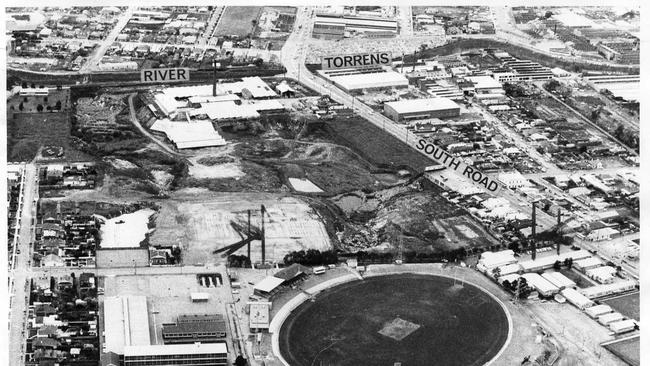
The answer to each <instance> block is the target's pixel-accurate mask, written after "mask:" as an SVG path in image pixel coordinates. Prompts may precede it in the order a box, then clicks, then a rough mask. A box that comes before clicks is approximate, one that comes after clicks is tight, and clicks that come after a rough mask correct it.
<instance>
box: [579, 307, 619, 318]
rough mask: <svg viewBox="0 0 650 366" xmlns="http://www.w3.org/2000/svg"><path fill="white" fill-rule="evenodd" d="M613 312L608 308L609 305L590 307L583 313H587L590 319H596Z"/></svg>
mask: <svg viewBox="0 0 650 366" xmlns="http://www.w3.org/2000/svg"><path fill="white" fill-rule="evenodd" d="M613 311H614V310H612V308H611V307H609V305H596V306H592V307H590V308H587V309H586V310H585V313H587V315H589V316H590V317H592V318H594V319H596V318H598V317H599V316H601V315H605V314H609V313H611V312H613Z"/></svg>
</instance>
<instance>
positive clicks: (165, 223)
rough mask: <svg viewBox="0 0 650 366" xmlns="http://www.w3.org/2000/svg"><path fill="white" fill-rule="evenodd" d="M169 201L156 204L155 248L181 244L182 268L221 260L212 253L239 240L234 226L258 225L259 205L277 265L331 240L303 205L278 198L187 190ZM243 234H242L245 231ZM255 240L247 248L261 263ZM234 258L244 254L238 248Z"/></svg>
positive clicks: (269, 251)
mask: <svg viewBox="0 0 650 366" xmlns="http://www.w3.org/2000/svg"><path fill="white" fill-rule="evenodd" d="M173 198H174V199H170V200H166V201H164V202H162V203H161V205H162V209H161V211H160V214H159V215H158V218H157V220H156V231H155V232H154V234H153V235H152V236H151V239H150V242H151V243H152V244H154V245H180V246H181V248H182V250H183V254H182V256H183V263H184V264H186V265H187V264H197V263H219V262H224V261H225V259H223V258H221V256H220V255H219V254H213V251H214V250H216V249H218V248H222V247H225V246H227V245H230V244H234V243H235V242H238V241H240V240H241V239H242V237H241V236H240V235H239V234H238V232H237V231H236V230H235V229H234V228H233V227H232V225H231V222H237V223H239V224H241V225H242V226H243V227H247V212H248V210H251V225H252V226H254V227H257V228H260V227H261V216H260V205H262V204H263V205H264V206H265V207H266V210H267V214H266V215H265V216H264V221H265V232H266V235H265V236H266V259H267V260H270V261H280V262H281V261H282V259H283V258H284V255H285V254H287V253H288V252H290V251H293V250H307V249H311V248H313V249H319V250H327V249H330V239H329V236H328V234H327V232H326V230H325V227H324V225H323V223H322V220H321V219H320V217H319V216H318V215H317V214H316V212H315V211H314V210H313V209H311V208H310V207H309V205H307V204H306V203H304V202H303V201H301V200H300V199H297V198H292V197H283V195H281V194H256V193H241V194H239V193H231V194H223V193H222V194H218V195H217V194H213V193H211V192H209V191H207V190H200V189H186V190H184V192H183V194H180V195H177V194H174V197H173ZM244 234H245V233H244ZM260 245H261V243H260V241H259V240H256V241H253V242H252V244H251V257H252V258H251V259H252V260H253V262H256V261H260V259H261V258H260V257H261V252H260V249H259V248H260ZM235 254H240V255H241V254H246V247H243V248H242V249H240V250H239V251H238V252H236V253H235Z"/></svg>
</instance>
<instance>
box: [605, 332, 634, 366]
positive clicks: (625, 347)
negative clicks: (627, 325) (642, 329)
mask: <svg viewBox="0 0 650 366" xmlns="http://www.w3.org/2000/svg"><path fill="white" fill-rule="evenodd" d="M604 347H605V348H607V350H609V351H610V352H612V353H613V354H615V355H616V356H618V357H620V358H621V359H622V360H623V361H625V362H626V363H628V364H629V365H633V366H639V365H640V364H641V339H640V338H639V337H635V338H628V339H624V340H622V341H619V342H614V343H610V344H608V345H606V346H604Z"/></svg>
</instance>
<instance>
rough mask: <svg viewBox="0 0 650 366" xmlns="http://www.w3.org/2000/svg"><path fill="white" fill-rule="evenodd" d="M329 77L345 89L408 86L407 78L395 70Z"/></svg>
mask: <svg viewBox="0 0 650 366" xmlns="http://www.w3.org/2000/svg"><path fill="white" fill-rule="evenodd" d="M330 79H331V80H332V81H333V82H334V83H335V84H338V85H340V86H341V87H342V88H344V89H346V90H360V89H373V88H390V87H397V86H408V85H409V81H408V79H407V78H406V77H405V76H404V75H402V74H400V73H398V72H395V71H386V72H382V73H365V74H352V75H341V76H332V77H330Z"/></svg>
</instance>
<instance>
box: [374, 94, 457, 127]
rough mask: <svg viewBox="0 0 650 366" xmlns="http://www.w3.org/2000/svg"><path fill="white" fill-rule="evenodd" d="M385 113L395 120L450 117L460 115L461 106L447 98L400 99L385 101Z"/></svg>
mask: <svg viewBox="0 0 650 366" xmlns="http://www.w3.org/2000/svg"><path fill="white" fill-rule="evenodd" d="M384 113H385V114H386V115H387V116H388V117H390V118H391V119H392V120H393V121H395V122H401V121H405V120H412V119H426V118H450V117H458V116H459V115H460V106H459V105H458V104H456V103H455V102H454V101H452V100H451V99H447V98H427V99H413V100H400V101H397V102H389V103H385V104H384Z"/></svg>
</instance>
